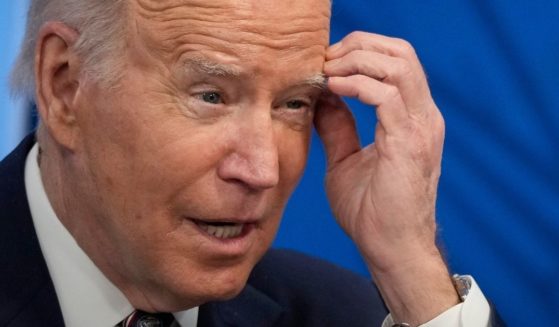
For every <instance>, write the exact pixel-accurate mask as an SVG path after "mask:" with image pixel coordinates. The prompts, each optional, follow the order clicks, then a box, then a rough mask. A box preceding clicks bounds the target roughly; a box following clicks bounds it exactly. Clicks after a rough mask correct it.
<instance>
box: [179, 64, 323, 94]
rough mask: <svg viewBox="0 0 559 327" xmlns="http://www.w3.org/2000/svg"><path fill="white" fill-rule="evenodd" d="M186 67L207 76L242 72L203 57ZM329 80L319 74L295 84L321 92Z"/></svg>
mask: <svg viewBox="0 0 559 327" xmlns="http://www.w3.org/2000/svg"><path fill="white" fill-rule="evenodd" d="M184 65H185V67H186V69H187V70H191V71H195V72H198V73H202V74H207V75H211V76H217V77H237V78H238V77H240V76H241V75H242V71H241V70H240V69H239V68H237V67H235V66H232V65H227V64H221V63H218V62H215V61H211V60H208V59H205V58H201V57H193V58H188V59H187V60H185V62H184ZM327 84H328V78H327V77H326V76H325V75H324V74H322V73H317V74H314V75H311V76H309V77H307V78H304V79H303V80H302V81H300V82H298V83H295V85H294V86H295V87H305V86H308V87H313V88H316V89H319V90H325V89H326V88H327Z"/></svg>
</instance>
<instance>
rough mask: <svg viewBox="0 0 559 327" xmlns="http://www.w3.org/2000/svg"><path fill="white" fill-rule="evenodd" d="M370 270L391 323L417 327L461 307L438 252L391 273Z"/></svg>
mask: <svg viewBox="0 0 559 327" xmlns="http://www.w3.org/2000/svg"><path fill="white" fill-rule="evenodd" d="M385 268H386V267H385ZM369 269H370V271H371V274H372V275H373V278H374V280H375V283H376V284H377V286H378V288H379V290H380V292H381V294H382V297H383V299H384V301H385V303H386V305H387V307H388V308H389V310H390V312H391V315H392V317H393V318H394V321H397V322H407V323H409V324H410V325H411V326H417V325H420V324H422V323H425V322H427V321H430V320H431V319H433V318H434V317H436V316H438V315H439V314H441V313H442V312H444V311H446V310H448V309H449V308H451V307H452V306H454V305H456V304H458V303H460V298H459V296H458V294H457V292H456V289H455V287H454V284H453V280H452V278H451V277H450V275H449V273H448V269H447V267H446V264H445V263H444V261H443V259H442V257H441V256H440V254H438V252H437V254H436V255H434V254H427V255H418V256H417V257H416V259H415V260H407V261H406V260H404V261H402V262H401V264H400V265H392V266H390V269H378V268H377V267H371V266H369Z"/></svg>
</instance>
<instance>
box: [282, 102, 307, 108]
mask: <svg viewBox="0 0 559 327" xmlns="http://www.w3.org/2000/svg"><path fill="white" fill-rule="evenodd" d="M286 106H287V108H288V109H293V110H297V109H301V108H303V107H305V106H307V104H306V103H305V102H303V101H301V100H291V101H288V102H287V103H286Z"/></svg>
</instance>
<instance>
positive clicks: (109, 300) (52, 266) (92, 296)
mask: <svg viewBox="0 0 559 327" xmlns="http://www.w3.org/2000/svg"><path fill="white" fill-rule="evenodd" d="M37 155H38V145H37V144H35V146H33V148H32V149H31V151H30V152H29V154H28V156H27V160H26V163H25V189H26V192H27V199H28V201H29V207H30V209H31V217H32V218H33V224H34V225H35V230H36V232H37V237H38V239H39V244H40V246H41V250H42V252H43V256H44V257H45V261H46V263H47V267H48V269H49V273H50V276H51V278H52V281H53V283H54V288H55V290H56V295H57V297H58V301H59V303H60V309H61V311H62V316H63V317H64V322H65V324H66V326H82V327H89V326H91V327H98V326H115V325H116V324H118V323H119V322H121V321H122V320H123V319H124V318H125V317H127V316H128V315H129V314H130V313H131V312H132V311H134V308H133V307H132V305H131V304H130V303H129V302H128V300H127V299H126V297H125V296H124V294H123V293H122V292H121V291H120V290H119V289H118V288H117V287H116V286H115V285H113V283H111V281H109V280H108V279H107V278H106V277H105V276H104V275H103V273H102V272H101V271H100V270H99V268H97V266H95V264H94V263H93V262H92V261H91V259H90V258H89V257H88V256H87V255H86V254H85V252H84V251H83V250H82V249H81V248H80V247H79V246H78V244H77V243H76V241H75V240H74V238H73V237H72V235H71V234H70V233H69V232H68V230H67V229H66V228H65V227H64V225H62V223H61V222H60V221H59V220H58V217H57V216H56V214H55V213H54V210H53V208H52V206H51V205H50V202H49V200H48V198H47V195H46V192H45V189H44V187H43V182H42V180H41V172H40V170H39V165H38V163H37ZM174 316H175V319H176V320H177V322H178V323H179V324H180V326H182V327H191V326H196V324H197V321H198V308H197V307H196V308H193V309H190V310H187V311H182V312H176V313H174Z"/></svg>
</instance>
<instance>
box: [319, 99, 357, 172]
mask: <svg viewBox="0 0 559 327" xmlns="http://www.w3.org/2000/svg"><path fill="white" fill-rule="evenodd" d="M314 124H315V127H316V130H317V132H318V135H319V136H320V138H321V139H322V142H323V143H324V148H325V150H326V157H327V160H328V170H331V169H332V168H334V167H335V166H336V165H337V164H338V163H339V162H341V161H343V160H344V159H345V158H347V157H349V156H350V155H352V154H354V153H356V152H358V151H359V150H361V146H360V144H359V137H358V136H357V128H356V127H355V120H354V118H353V115H352V114H351V112H350V111H349V109H348V107H347V105H346V104H345V103H344V102H343V100H342V99H341V98H340V97H339V96H337V95H335V94H333V93H330V92H328V93H325V94H324V95H323V97H322V98H321V99H320V100H319V102H318V103H317V111H316V114H315V117H314Z"/></svg>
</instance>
